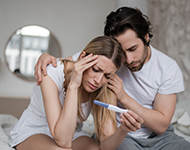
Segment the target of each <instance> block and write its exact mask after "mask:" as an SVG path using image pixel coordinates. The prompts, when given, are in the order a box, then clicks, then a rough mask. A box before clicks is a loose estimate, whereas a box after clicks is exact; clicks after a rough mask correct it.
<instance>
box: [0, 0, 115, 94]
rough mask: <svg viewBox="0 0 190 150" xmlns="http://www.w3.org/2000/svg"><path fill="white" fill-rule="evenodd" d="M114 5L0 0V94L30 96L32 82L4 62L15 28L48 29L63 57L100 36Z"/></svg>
mask: <svg viewBox="0 0 190 150" xmlns="http://www.w3.org/2000/svg"><path fill="white" fill-rule="evenodd" d="M115 6H116V5H115V0H0V60H1V62H0V97H2V96H5V97H13V96H14V97H15V96H16V97H30V93H31V91H32V87H33V85H34V82H28V81H25V80H22V79H20V78H18V77H16V76H14V75H13V74H12V73H10V71H9V70H8V68H7V66H6V64H5V58H4V49H5V46H6V43H7V41H8V39H9V38H10V36H11V34H12V33H13V32H15V31H16V30H17V29H18V28H20V27H22V26H25V25H30V24H37V25H41V26H44V27H46V28H48V29H50V30H51V31H52V33H53V34H54V35H55V37H56V38H57V39H58V41H59V43H60V46H61V48H62V57H66V56H70V55H72V54H74V53H75V52H77V51H79V50H81V49H83V48H84V46H85V45H86V44H88V42H90V40H91V39H93V38H94V37H96V36H99V35H103V28H104V22H105V19H106V16H107V15H108V14H109V12H110V11H112V10H115Z"/></svg>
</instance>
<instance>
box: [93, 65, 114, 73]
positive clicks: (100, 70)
mask: <svg viewBox="0 0 190 150" xmlns="http://www.w3.org/2000/svg"><path fill="white" fill-rule="evenodd" d="M94 66H97V67H98V69H99V70H100V71H103V69H102V68H100V67H99V66H98V65H97V64H95V65H94ZM105 74H106V75H112V73H105Z"/></svg>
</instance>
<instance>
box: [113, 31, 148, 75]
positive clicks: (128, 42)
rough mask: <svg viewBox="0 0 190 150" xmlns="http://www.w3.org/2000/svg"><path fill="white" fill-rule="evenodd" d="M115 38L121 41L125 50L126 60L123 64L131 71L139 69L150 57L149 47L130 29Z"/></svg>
mask: <svg viewBox="0 0 190 150" xmlns="http://www.w3.org/2000/svg"><path fill="white" fill-rule="evenodd" d="M115 38H116V39H117V40H118V41H119V43H121V45H122V47H123V49H124V51H125V55H126V60H124V62H123V63H124V65H125V66H126V67H128V68H129V69H130V70H131V71H133V72H134V71H139V70H141V68H142V67H143V65H144V63H146V62H147V61H148V60H149V59H150V55H151V53H150V48H149V47H148V46H146V45H144V43H143V42H142V40H141V39H140V38H138V37H137V34H136V33H135V32H134V31H133V30H131V29H128V30H127V31H126V32H125V33H123V34H121V35H119V36H118V37H115Z"/></svg>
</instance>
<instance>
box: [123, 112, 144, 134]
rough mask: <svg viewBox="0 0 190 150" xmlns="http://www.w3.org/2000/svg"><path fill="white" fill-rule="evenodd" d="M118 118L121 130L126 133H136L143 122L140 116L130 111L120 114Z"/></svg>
mask: <svg viewBox="0 0 190 150" xmlns="http://www.w3.org/2000/svg"><path fill="white" fill-rule="evenodd" d="M120 117H121V119H120V122H121V128H122V129H123V130H124V131H126V132H130V131H137V130H138V129H140V128H141V124H143V122H144V121H143V119H142V118H141V117H140V116H138V115H137V114H136V113H134V112H133V111H131V110H129V111H128V112H124V113H122V114H120Z"/></svg>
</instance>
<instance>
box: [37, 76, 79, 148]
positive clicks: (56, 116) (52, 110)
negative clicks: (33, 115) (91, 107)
mask: <svg viewBox="0 0 190 150" xmlns="http://www.w3.org/2000/svg"><path fill="white" fill-rule="evenodd" d="M42 78H43V81H42V82H41V84H40V87H41V91H42V95H43V100H44V107H45V112H46V117H47V121H48V125H49V128H50V132H51V134H52V136H53V137H54V139H55V141H56V143H57V144H58V145H59V146H60V147H65V148H71V142H72V138H73V135H74V132H75V127H76V118H77V89H78V88H74V87H72V88H71V87H68V88H67V93H66V97H65V102H64V105H63V108H62V106H61V103H60V101H59V96H58V95H59V91H58V88H57V85H56V84H55V82H54V81H53V80H52V79H51V78H50V77H49V76H42Z"/></svg>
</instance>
